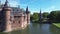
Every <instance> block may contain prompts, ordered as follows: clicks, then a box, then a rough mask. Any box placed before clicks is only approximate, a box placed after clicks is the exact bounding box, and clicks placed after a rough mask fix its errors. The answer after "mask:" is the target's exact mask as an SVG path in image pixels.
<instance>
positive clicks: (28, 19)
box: [26, 6, 30, 24]
mask: <svg viewBox="0 0 60 34" xmlns="http://www.w3.org/2000/svg"><path fill="white" fill-rule="evenodd" d="M26 14H27V23H28V24H29V23H30V12H29V11H28V6H27V8H26Z"/></svg>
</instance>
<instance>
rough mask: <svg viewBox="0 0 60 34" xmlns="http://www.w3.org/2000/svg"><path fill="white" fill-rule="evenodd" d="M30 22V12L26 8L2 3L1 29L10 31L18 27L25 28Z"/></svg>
mask: <svg viewBox="0 0 60 34" xmlns="http://www.w3.org/2000/svg"><path fill="white" fill-rule="evenodd" d="M29 23H30V12H29V11H28V7H27V8H26V10H22V9H20V8H13V7H9V6H8V1H7V0H6V2H5V4H3V5H1V4H0V31H3V32H9V31H13V30H18V29H24V28H25V27H26V26H27V25H28V24H29Z"/></svg>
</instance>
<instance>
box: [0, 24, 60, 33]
mask: <svg viewBox="0 0 60 34" xmlns="http://www.w3.org/2000/svg"><path fill="white" fill-rule="evenodd" d="M0 34H60V29H58V28H56V27H55V26H54V25H52V24H38V23H31V24H30V25H29V26H28V27H27V28H26V29H24V30H18V31H12V32H9V33H0Z"/></svg>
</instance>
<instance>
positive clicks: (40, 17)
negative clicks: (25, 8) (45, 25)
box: [39, 9, 42, 23]
mask: <svg viewBox="0 0 60 34" xmlns="http://www.w3.org/2000/svg"><path fill="white" fill-rule="evenodd" d="M41 19H42V13H41V9H40V13H39V22H40V23H41Z"/></svg>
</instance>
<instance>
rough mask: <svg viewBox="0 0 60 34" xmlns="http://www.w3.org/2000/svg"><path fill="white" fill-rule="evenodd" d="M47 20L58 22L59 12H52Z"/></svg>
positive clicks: (59, 19)
mask: <svg viewBox="0 0 60 34" xmlns="http://www.w3.org/2000/svg"><path fill="white" fill-rule="evenodd" d="M48 18H49V19H50V20H52V21H60V11H52V12H51V13H50V14H49V15H48Z"/></svg>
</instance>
